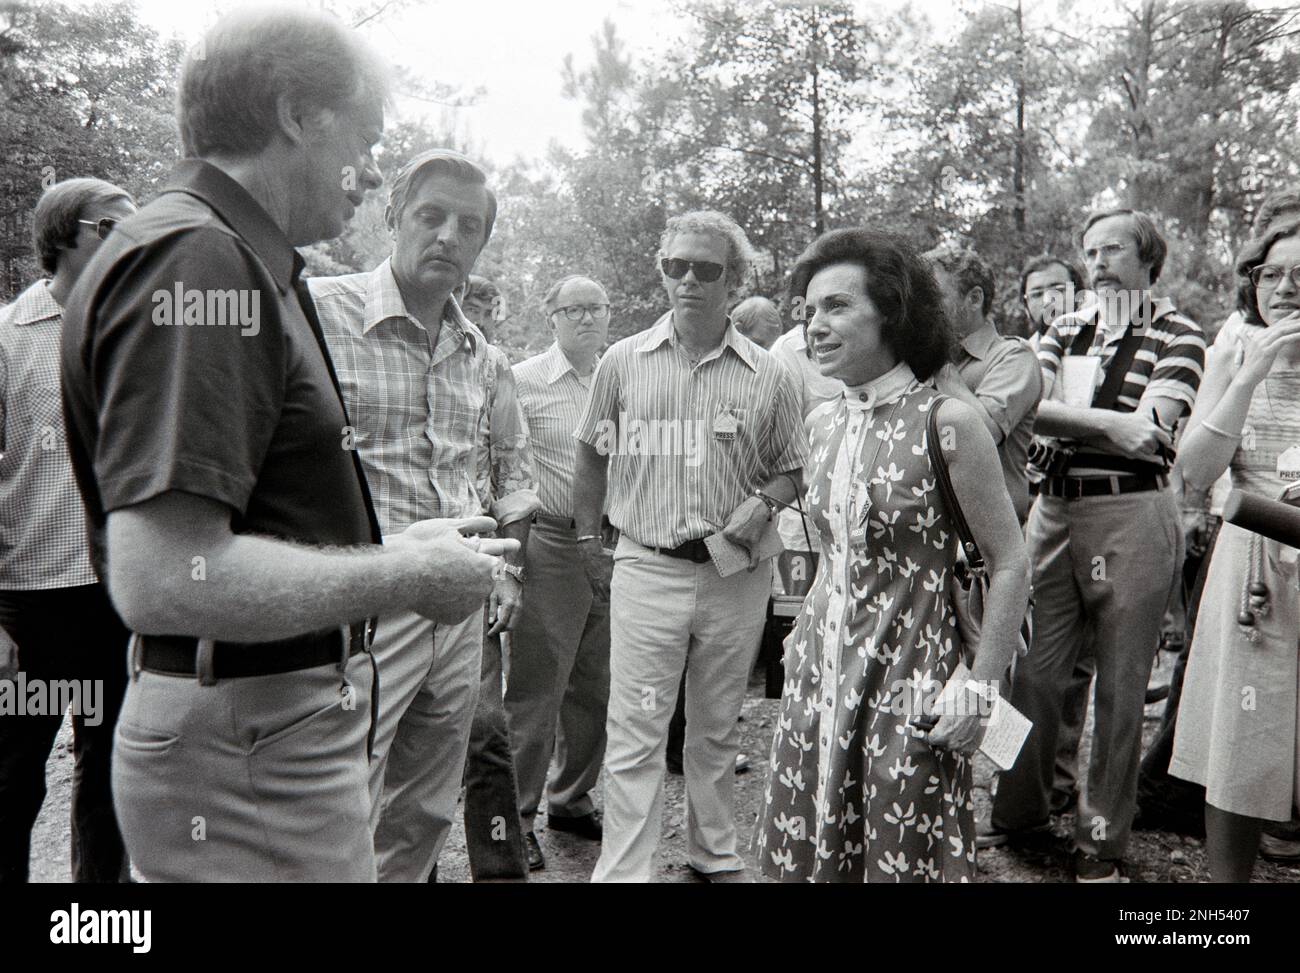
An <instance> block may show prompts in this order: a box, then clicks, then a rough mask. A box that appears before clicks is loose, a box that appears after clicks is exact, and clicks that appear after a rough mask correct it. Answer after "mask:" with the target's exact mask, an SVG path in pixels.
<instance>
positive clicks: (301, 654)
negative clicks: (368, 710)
mask: <svg viewBox="0 0 1300 973" xmlns="http://www.w3.org/2000/svg"><path fill="white" fill-rule="evenodd" d="M346 630H347V633H348V636H347V637H348V645H347V654H346V656H345V655H344V653H343V632H344V628H343V627H342V626H340V627H339V628H337V629H334V630H333V631H330V632H313V633H312V634H311V635H303V636H300V637H298V638H292V639H282V640H280V641H277V642H215V643H213V645H212V659H211V673H210V675H211V677H212V678H213V679H242V678H247V677H249V676H271V675H275V674H277V673H282V672H297V671H298V670H299V669H314V668H315V667H316V666H323V665H330V664H334V665H337V664H338V663H340V662H342V661H343V660H344V659H345V658H351V657H352V656H354V655H357V654H359V653H361V652H366V651H368V650H369V649H370V642H371V639H372V638H373V636H374V629H373V626H372V625H371V623H370V620H369V619H367V620H366V621H361V622H353V623H352V624H350V625H348V626H347V629H346ZM137 653H138V655H137V657H136V658H137V662H136V665H137V667H138V668H140V669H144V670H146V671H148V672H157V673H161V674H163V675H166V676H190V677H194V676H198V675H200V671H199V670H200V667H201V665H202V660H200V659H199V641H198V639H194V638H190V637H188V636H183V635H142V636H140V637H139V646H138V648H137Z"/></svg>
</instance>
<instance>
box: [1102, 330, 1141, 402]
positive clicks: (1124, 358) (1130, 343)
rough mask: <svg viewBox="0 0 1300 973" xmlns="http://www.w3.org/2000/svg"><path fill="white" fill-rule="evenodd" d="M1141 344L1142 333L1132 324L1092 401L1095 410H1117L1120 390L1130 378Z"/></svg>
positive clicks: (1116, 350)
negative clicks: (1130, 368) (1131, 368)
mask: <svg viewBox="0 0 1300 973" xmlns="http://www.w3.org/2000/svg"><path fill="white" fill-rule="evenodd" d="M1140 344H1142V332H1141V330H1140V329H1138V328H1135V327H1133V326H1132V325H1131V324H1130V325H1129V329H1128V334H1126V335H1124V337H1123V339H1122V340H1121V341H1120V343H1119V347H1118V348H1116V349H1115V357H1114V358H1112V359H1111V360H1110V365H1108V366H1107V367H1106V381H1104V382H1103V383H1102V386H1101V391H1100V392H1098V393H1097V397H1096V398H1095V399H1093V400H1092V407H1093V408H1094V409H1113V408H1115V403H1116V401H1118V399H1119V390H1120V389H1121V388H1123V386H1124V379H1125V378H1127V377H1128V370H1129V367H1130V366H1131V365H1132V364H1133V359H1134V358H1136V357H1137V350H1138V346H1139V345H1140Z"/></svg>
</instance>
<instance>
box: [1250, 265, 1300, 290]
mask: <svg viewBox="0 0 1300 973" xmlns="http://www.w3.org/2000/svg"><path fill="white" fill-rule="evenodd" d="M1283 277H1288V278H1290V280H1291V286H1292V287H1294V288H1295V289H1296V290H1300V264H1296V265H1295V266H1294V267H1291V268H1287V267H1279V266H1277V265H1276V264H1260V265H1259V266H1258V267H1256V268H1255V269H1254V270H1252V271H1251V272H1250V279H1251V281H1252V282H1253V283H1254V285H1255V286H1256V287H1258V288H1259V289H1260V290H1262V291H1271V290H1276V289H1277V288H1278V287H1280V286H1281V284H1282V278H1283Z"/></svg>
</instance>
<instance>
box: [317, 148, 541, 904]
mask: <svg viewBox="0 0 1300 973" xmlns="http://www.w3.org/2000/svg"><path fill="white" fill-rule="evenodd" d="M485 183H486V177H485V175H484V173H483V171H482V170H481V169H479V167H478V166H476V165H475V164H474V163H472V162H470V161H469V160H468V159H466V158H465V157H463V156H461V155H459V154H458V153H455V152H452V151H449V150H444V149H434V150H431V151H428V152H423V153H420V154H419V155H417V156H415V157H414V158H412V159H411V160H410V161H409V162H407V163H406V165H404V166H403V167H402V169H401V170H400V171H399V172H398V174H397V176H396V177H395V178H394V180H393V185H392V189H391V192H390V194H389V203H388V209H387V211H386V213H385V219H386V221H387V223H388V226H389V228H390V229H391V230H392V231H393V232H394V247H393V255H392V256H391V257H390V258H388V259H386V260H385V261H384V262H383V263H381V264H380V265H379V266H378V267H377V268H375V269H374V270H373V271H371V272H369V273H362V274H351V275H348V276H345V277H332V278H319V279H314V280H312V281H311V282H310V286H311V291H312V297H313V299H314V300H315V303H316V307H317V310H318V313H319V314H320V319H321V325H322V328H323V330H324V333H325V339H326V342H327V344H328V345H329V349H330V355H331V357H332V358H333V360H334V366H335V369H336V371H337V372H338V376H339V384H340V386H341V388H342V390H343V396H344V399H345V401H346V404H347V408H348V415H349V416H350V418H351V421H352V424H353V429H352V430H351V433H352V435H353V436H354V445H355V448H356V449H357V450H358V451H359V453H360V457H361V461H362V465H363V466H364V468H365V471H366V478H367V480H368V481H369V484H370V489H371V491H372V494H373V497H374V502H375V511H376V513H377V515H378V517H379V522H380V526H381V527H382V529H383V532H384V534H385V536H388V535H390V534H394V533H397V532H400V531H401V530H403V529H404V528H405V527H406V526H408V525H409V524H411V523H414V522H415V521H418V520H424V519H427V518H430V517H471V516H476V515H479V514H481V513H484V512H486V513H489V514H490V515H491V516H493V517H494V518H496V520H497V522H498V524H499V526H500V533H501V534H502V535H503V536H505V537H509V538H513V539H517V540H519V541H520V542H521V543H522V542H523V541H524V540H525V539H526V537H527V531H528V523H529V519H530V518H531V516H532V513H533V511H534V510H535V509H536V508H537V497H536V494H535V493H534V492H533V484H532V477H531V472H530V470H529V466H528V455H527V449H526V440H527V433H526V428H525V426H524V423H523V418H522V415H521V413H520V412H519V407H518V404H517V403H516V402H515V401H514V399H513V396H510V395H506V394H498V395H495V396H494V395H493V391H494V390H497V391H500V392H502V393H507V392H508V391H509V390H505V389H501V388H500V385H499V383H498V382H497V380H496V379H497V374H496V372H497V368H496V364H495V362H494V359H493V358H492V357H491V355H490V354H489V346H488V343H487V341H486V339H485V338H484V336H483V334H482V332H481V331H479V330H478V328H476V327H475V326H474V325H473V324H472V323H470V321H469V320H468V319H467V318H466V317H465V316H464V315H463V314H462V313H461V310H460V308H459V306H458V305H457V303H456V301H455V299H454V297H453V296H452V291H453V290H454V289H455V288H456V287H457V286H459V285H460V283H461V282H462V281H463V280H464V279H465V277H466V276H467V275H468V273H469V271H470V269H471V268H472V267H473V266H474V261H475V260H476V259H477V258H478V255H479V252H480V251H481V250H482V248H483V246H484V244H485V243H486V242H487V240H488V237H489V236H490V235H491V233H492V223H493V221H494V219H495V216H496V199H495V197H494V196H493V195H492V192H491V190H489V189H488V188H487V186H486V184H485ZM507 374H508V373H507ZM494 400H495V401H494ZM489 439H490V443H489V442H487V441H486V440H489ZM489 446H490V457H488V456H487V453H488V452H489ZM485 459H488V460H489V461H485ZM521 563H522V552H518V553H516V554H515V555H512V556H511V557H510V559H509V563H508V564H507V565H506V567H505V572H504V573H503V574H502V576H501V577H499V578H498V579H497V582H496V587H495V589H494V591H493V594H492V598H491V602H490V604H489V613H490V614H492V615H494V616H495V619H494V622H493V624H492V629H491V631H492V634H497V633H499V632H502V631H508V630H509V628H510V627H511V626H512V625H513V623H514V617H515V614H516V613H517V611H518V607H519V604H520V600H521V597H522V582H523V571H522V568H520V567H519V565H520V564H521ZM492 609H495V611H492ZM483 621H484V619H483V615H482V613H479V612H476V613H474V614H473V615H471V616H470V617H469V618H467V619H465V620H464V621H462V622H459V623H457V624H455V625H439V626H436V627H435V626H434V624H433V623H432V622H430V621H429V620H428V619H426V618H424V617H422V616H420V615H417V614H416V613H414V612H406V613H404V614H401V615H393V616H389V617H386V618H384V620H383V625H382V627H381V628H380V629H379V633H378V635H377V637H376V639H375V646H374V654H375V660H376V663H377V664H378V667H379V683H380V687H381V689H380V706H379V719H378V727H377V730H376V733H375V749H374V754H373V759H372V764H371V794H372V798H373V800H374V807H373V810H372V823H373V825H374V827H375V855H376V859H377V861H378V866H379V878H380V881H389V882H393V881H398V882H400V881H407V882H423V881H427V880H428V879H429V877H430V875H431V873H432V872H433V870H434V868H435V867H436V865H437V861H438V855H439V853H440V851H441V849H442V846H443V843H444V842H445V841H446V839H447V834H448V833H449V831H450V829H451V822H452V819H453V815H454V813H455V810H456V799H457V796H458V794H459V791H460V785H461V778H462V774H463V771H464V766H465V756H466V751H467V748H468V745H469V737H470V727H471V721H472V718H473V715H474V709H475V705H476V703H477V699H478V692H479V684H480V676H481V660H482V648H483V636H484V626H483Z"/></svg>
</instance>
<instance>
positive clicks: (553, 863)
mask: <svg viewBox="0 0 1300 973" xmlns="http://www.w3.org/2000/svg"><path fill="white" fill-rule="evenodd" d="M1172 661H1173V660H1172V657H1171V656H1169V655H1168V654H1166V653H1161V658H1160V664H1159V666H1158V667H1157V669H1156V672H1155V673H1154V675H1153V677H1152V682H1153V684H1159V683H1162V682H1166V681H1168V678H1169V668H1170V667H1171V665H1172ZM762 694H763V690H762V683H761V681H758V680H755V681H754V682H752V683H751V686H750V695H749V698H748V699H747V700H746V701H745V708H744V712H743V716H742V721H741V739H742V749H743V750H744V752H745V753H747V754H749V756H750V760H751V769H750V770H749V771H748V772H746V773H743V774H740V775H738V776H737V779H736V785H737V786H736V810H737V819H738V821H739V825H740V837H741V842H742V847H744V848H748V846H749V841H750V838H751V836H752V834H753V831H754V828H755V823H756V821H757V819H758V815H759V813H760V812H761V811H762V803H763V787H764V784H765V782H766V777H767V759H768V747H769V745H770V743H771V739H772V727H773V725H774V721H775V719H776V714H777V708H778V705H779V701H778V700H769V699H763V698H762ZM1163 705H1164V704H1163V703H1157V704H1154V705H1152V706H1149V707H1147V719H1146V727H1145V736H1146V738H1147V741H1148V742H1149V741H1150V739H1151V737H1152V736H1153V735H1154V733H1155V730H1156V727H1157V725H1158V723H1159V719H1160V713H1161V709H1162V707H1163ZM1088 727H1089V729H1090V728H1091V714H1089V723H1088ZM71 743H72V737H71V730H70V724H65V725H64V728H63V731H62V732H61V733H60V735H59V740H58V743H57V744H56V747H55V751H54V754H53V755H52V756H51V759H50V762H49V764H48V766H47V772H46V780H47V787H48V789H49V795H48V796H47V797H46V800H45V806H44V808H42V811H41V816H40V818H39V820H38V821H37V822H36V829H35V833H34V834H33V835H32V880H33V881H38V882H65V881H67V880H68V874H69V872H68V867H69V864H68V862H69V854H68V808H69V798H70V794H71V787H72V756H71V752H70V747H71ZM1087 748H1088V735H1087V733H1085V736H1084V749H1085V754H1086V751H1087ZM992 772H993V765H992V764H991V763H989V762H988V761H987V760H984V759H983V758H979V760H978V761H977V763H976V771H975V782H976V794H975V800H976V813H977V814H978V815H984V814H987V813H988V804H989V785H990V783H991V781H992ZM684 799H685V794H684V786H683V781H682V778H681V777H676V776H672V775H669V776H668V781H667V799H666V801H665V808H664V824H663V841H662V842H661V843H660V850H659V860H658V867H657V870H656V876H655V878H656V881H660V882H696V881H698V879H696V878H695V876H694V875H693V874H692V872H691V870H690V868H689V867H688V865H687V857H686V836H685V829H684V826H683V815H684V814H685V807H684V803H683V802H684ZM541 820H542V822H543V823H544V818H543V819H541ZM1072 825H1073V818H1072V817H1071V816H1066V817H1063V818H1060V819H1057V820H1056V822H1055V833H1056V835H1057V836H1058V837H1059V838H1060V841H1058V842H1056V844H1055V845H1051V844H1049V845H1048V846H1047V847H1045V848H1043V849H1041V850H1037V851H1034V852H1019V851H1010V850H1008V849H1005V848H998V849H992V850H990V851H984V852H981V853H980V858H979V866H980V876H979V877H980V881H985V882H1064V881H1069V880H1070V878H1071V875H1070V871H1069V840H1068V836H1069V835H1070V833H1071V831H1070V829H1071V826H1072ZM538 837H539V838H540V839H541V843H542V848H543V850H544V852H545V853H546V860H547V867H546V868H545V869H544V870H543V871H540V872H535V873H534V874H533V876H532V881H535V882H585V881H587V880H588V879H589V878H590V876H591V872H592V869H593V868H594V867H595V864H596V856H597V853H598V852H599V850H600V849H599V845H597V844H596V843H594V842H590V841H584V840H583V839H581V838H577V837H574V836H573V835H570V834H562V833H559V832H549V831H547V830H546V829H545V828H544V827H541V828H540V829H539V831H538ZM1126 870H1127V872H1128V874H1129V876H1130V877H1131V880H1132V881H1135V882H1203V881H1206V879H1207V878H1208V874H1207V872H1206V867H1205V851H1204V848H1203V846H1202V842H1200V841H1197V840H1195V839H1191V838H1183V837H1180V836H1178V835H1172V834H1166V833H1163V832H1149V831H1135V832H1134V833H1133V837H1132V840H1131V841H1130V843H1129V852H1128V857H1127V859H1126ZM438 874H439V879H440V880H441V881H444V882H468V881H469V862H468V859H467V858H466V855H465V834H464V831H463V829H462V827H461V824H460V822H459V821H458V822H457V823H456V826H455V828H454V829H453V831H452V834H451V837H450V839H449V840H448V843H447V847H446V849H445V851H444V852H443V856H442V860H441V862H440V864H439V869H438ZM1255 881H1256V882H1300V868H1292V867H1284V866H1280V865H1274V864H1270V863H1268V862H1265V861H1263V860H1262V859H1261V860H1260V862H1259V863H1258V864H1257V865H1256V866H1255Z"/></svg>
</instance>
